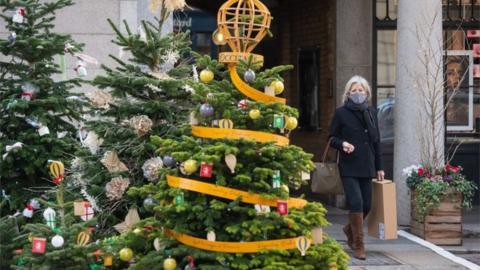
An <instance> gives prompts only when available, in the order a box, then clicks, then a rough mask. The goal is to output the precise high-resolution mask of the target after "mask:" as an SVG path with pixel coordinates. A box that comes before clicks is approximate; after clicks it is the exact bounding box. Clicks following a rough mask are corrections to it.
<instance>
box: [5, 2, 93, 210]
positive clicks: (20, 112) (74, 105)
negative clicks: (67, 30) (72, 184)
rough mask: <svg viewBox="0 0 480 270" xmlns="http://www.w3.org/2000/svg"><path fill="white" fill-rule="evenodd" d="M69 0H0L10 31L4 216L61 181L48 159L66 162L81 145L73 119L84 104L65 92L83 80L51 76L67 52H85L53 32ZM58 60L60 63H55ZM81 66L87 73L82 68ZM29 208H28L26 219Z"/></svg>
mask: <svg viewBox="0 0 480 270" xmlns="http://www.w3.org/2000/svg"><path fill="white" fill-rule="evenodd" d="M72 4H73V1H71V0H56V1H49V2H45V1H40V0H25V1H11V0H0V9H2V14H1V15H0V16H1V18H2V19H3V20H4V22H5V26H6V30H7V31H8V32H9V36H8V38H7V39H0V52H1V53H2V57H1V59H2V60H1V61H0V77H1V79H0V113H1V117H0V127H1V129H0V149H1V150H0V151H1V155H2V157H0V190H1V191H2V204H1V208H0V211H1V215H2V216H3V215H5V214H8V213H11V212H12V211H13V210H15V209H23V207H25V203H26V200H27V199H28V198H31V197H33V196H37V195H38V194H36V191H38V188H40V189H42V187H44V186H49V184H50V186H51V185H52V184H53V183H54V182H58V181H60V180H61V179H53V180H50V179H49V178H48V174H46V173H45V172H46V171H47V170H46V168H47V162H48V160H56V159H61V160H64V161H65V162H66V163H67V164H68V163H69V160H70V159H71V158H72V153H74V152H75V151H76V149H77V147H79V142H78V141H77V140H76V138H75V134H76V130H77V129H76V126H75V124H74V123H75V122H76V121H79V120H81V115H82V108H83V105H84V104H83V103H84V102H82V99H81V97H79V96H72V94H71V93H70V92H69V90H70V89H72V88H73V87H75V86H79V85H80V83H81V78H79V77H76V78H72V79H66V78H60V79H55V78H59V77H62V76H60V75H59V74H60V73H62V72H63V73H65V70H64V68H65V61H64V59H65V58H64V55H65V54H71V55H73V56H76V57H77V58H78V59H79V61H81V62H83V60H82V58H84V57H85V55H83V54H80V53H79V51H80V49H81V47H82V45H81V44H78V43H75V42H74V41H73V40H72V38H71V37H70V36H69V35H64V34H58V33H55V32H53V31H52V29H53V27H54V24H53V22H54V20H55V16H54V15H55V12H57V11H58V10H60V9H62V8H64V7H67V6H70V5H72ZM58 58H59V59H60V60H61V61H60V64H57V63H56V62H55V61H56V60H55V59H58ZM79 70H82V71H85V66H82V68H81V69H79ZM80 75H83V74H80ZM5 196H7V197H8V198H9V199H8V203H7V200H5ZM29 205H30V204H29ZM32 210H33V209H31V205H30V206H27V208H26V210H25V211H24V214H26V217H31V216H30V215H29V213H32Z"/></svg>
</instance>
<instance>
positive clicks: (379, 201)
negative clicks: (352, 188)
mask: <svg viewBox="0 0 480 270" xmlns="http://www.w3.org/2000/svg"><path fill="white" fill-rule="evenodd" d="M372 193H373V194H372V197H373V199H372V209H371V210H370V213H369V214H368V217H367V219H368V235H370V236H373V237H376V238H379V239H382V240H391V239H397V194H396V189H395V183H394V182H392V181H390V180H384V181H376V180H375V181H373V190H372Z"/></svg>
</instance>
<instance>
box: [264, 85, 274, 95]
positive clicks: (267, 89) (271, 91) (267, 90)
mask: <svg viewBox="0 0 480 270" xmlns="http://www.w3.org/2000/svg"><path fill="white" fill-rule="evenodd" d="M265 95H267V96H271V97H274V96H275V88H273V87H271V86H265Z"/></svg>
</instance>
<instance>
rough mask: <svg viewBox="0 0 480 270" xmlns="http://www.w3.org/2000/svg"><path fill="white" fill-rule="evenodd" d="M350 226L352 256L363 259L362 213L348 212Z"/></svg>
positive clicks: (364, 256) (364, 257)
mask: <svg viewBox="0 0 480 270" xmlns="http://www.w3.org/2000/svg"><path fill="white" fill-rule="evenodd" d="M349 217H350V228H351V229H352V236H353V247H354V254H353V256H354V257H355V258H357V259H360V260H365V259H366V258H367V257H366V255H365V246H364V245H363V213H350V214H349Z"/></svg>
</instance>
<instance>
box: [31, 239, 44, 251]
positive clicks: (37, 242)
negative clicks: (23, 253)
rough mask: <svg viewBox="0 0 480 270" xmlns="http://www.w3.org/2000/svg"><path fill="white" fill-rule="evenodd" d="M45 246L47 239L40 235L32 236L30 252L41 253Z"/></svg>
mask: <svg viewBox="0 0 480 270" xmlns="http://www.w3.org/2000/svg"><path fill="white" fill-rule="evenodd" d="M46 247H47V239H46V238H42V237H33V239H32V253H34V254H43V253H45V249H46Z"/></svg>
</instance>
